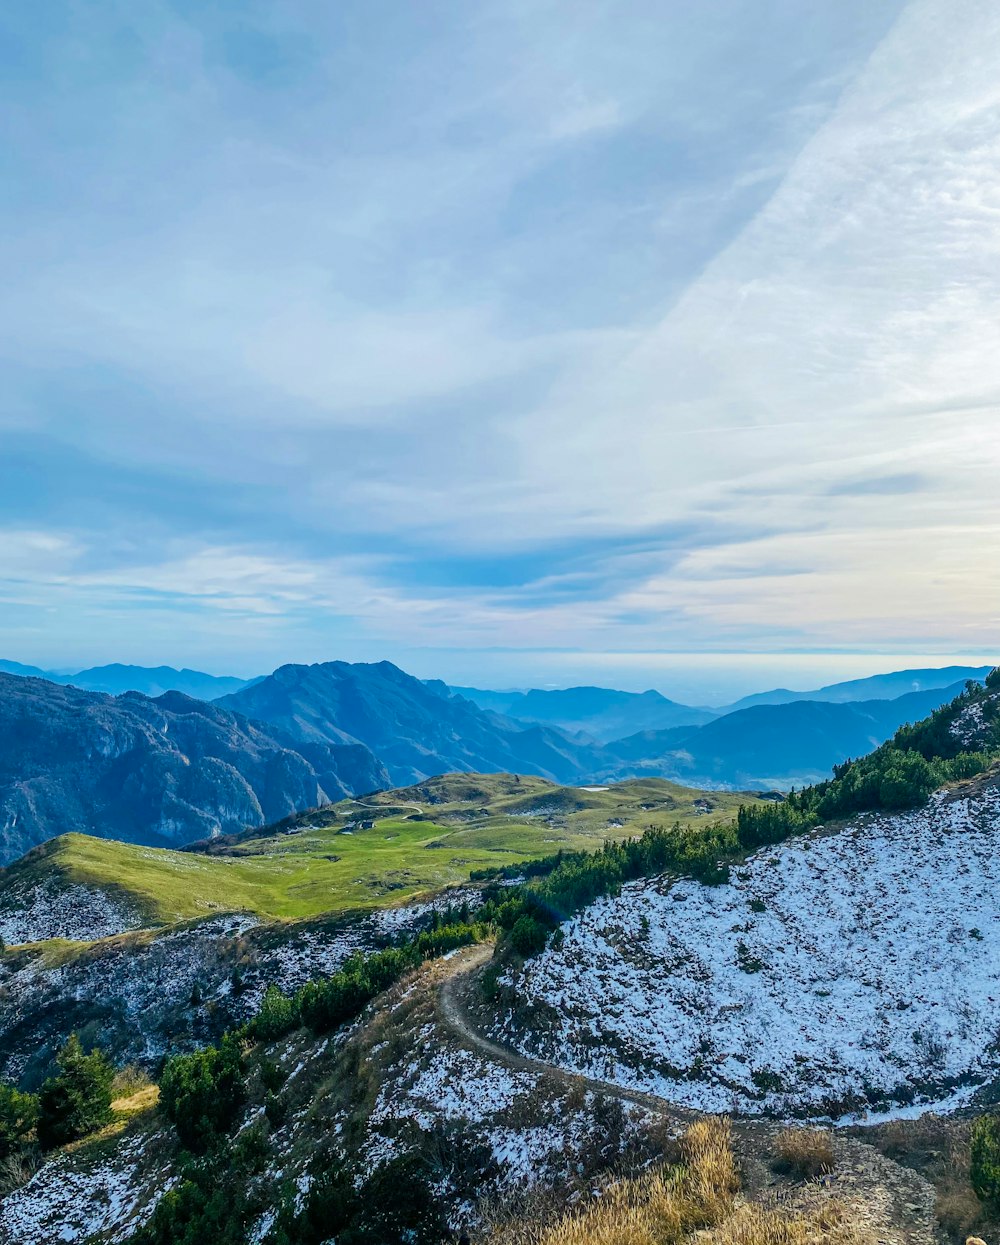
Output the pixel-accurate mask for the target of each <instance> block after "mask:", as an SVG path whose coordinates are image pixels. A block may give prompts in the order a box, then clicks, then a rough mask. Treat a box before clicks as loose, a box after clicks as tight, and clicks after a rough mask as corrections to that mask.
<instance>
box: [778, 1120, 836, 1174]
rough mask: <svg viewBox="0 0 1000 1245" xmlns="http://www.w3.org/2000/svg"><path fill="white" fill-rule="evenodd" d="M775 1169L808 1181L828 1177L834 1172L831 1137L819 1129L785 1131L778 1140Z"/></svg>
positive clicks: (789, 1129)
mask: <svg viewBox="0 0 1000 1245" xmlns="http://www.w3.org/2000/svg"><path fill="white" fill-rule="evenodd" d="M774 1148H775V1157H774V1162H773V1163H772V1167H773V1168H774V1170H775V1171H779V1172H786V1173H788V1174H789V1175H792V1176H799V1177H800V1178H802V1179H805V1180H808V1179H812V1178H813V1177H815V1176H825V1175H826V1174H827V1173H829V1172H832V1171H833V1168H834V1157H833V1142H832V1140H831V1139H830V1134H829V1133H827V1132H823V1131H822V1129H819V1128H785V1129H782V1131H781V1132H780V1133H779V1134H778V1136H777V1139H776V1140H775V1147H774Z"/></svg>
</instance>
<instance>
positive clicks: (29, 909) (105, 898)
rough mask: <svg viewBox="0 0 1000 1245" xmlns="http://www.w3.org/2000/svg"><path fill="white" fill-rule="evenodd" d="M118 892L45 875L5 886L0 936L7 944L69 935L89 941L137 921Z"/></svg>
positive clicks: (139, 918) (138, 917)
mask: <svg viewBox="0 0 1000 1245" xmlns="http://www.w3.org/2000/svg"><path fill="white" fill-rule="evenodd" d="M143 923H144V922H143V919H142V916H141V915H140V913H139V911H138V909H137V908H136V907H135V906H134V905H130V904H129V903H128V902H127V901H126V900H125V898H124V896H120V895H113V894H111V893H110V892H109V891H107V890H102V889H101V888H100V887H97V886H82V885H66V884H65V883H63V882H61V881H58V880H56V879H55V878H48V879H46V880H44V881H41V882H33V883H31V884H29V885H17V886H13V887H8V888H6V889H5V891H4V892H3V894H2V895H0V938H3V940H4V942H5V943H7V945H8V946H13V945H15V944H17V943H26V942H42V941H43V940H44V939H46V938H69V939H73V940H76V941H85V942H89V941H91V940H93V939H95V938H108V937H110V936H111V935H112V934H123V933H125V931H126V930H130V929H138V928H140V927H141V926H142V925H143Z"/></svg>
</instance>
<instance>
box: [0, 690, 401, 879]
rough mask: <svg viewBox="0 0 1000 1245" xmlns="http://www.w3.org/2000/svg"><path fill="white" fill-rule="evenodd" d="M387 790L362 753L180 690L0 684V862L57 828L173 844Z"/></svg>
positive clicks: (367, 754)
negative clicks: (299, 738) (304, 738)
mask: <svg viewBox="0 0 1000 1245" xmlns="http://www.w3.org/2000/svg"><path fill="white" fill-rule="evenodd" d="M387 784H388V776H387V775H386V773H385V770H384V768H383V767H382V766H381V765H380V763H379V762H378V760H377V759H376V758H375V757H374V756H373V755H372V754H371V753H370V752H369V751H368V749H366V748H364V746H363V745H360V744H357V743H356V742H351V743H349V744H347V745H344V746H339V747H338V746H336V745H333V744H329V743H327V744H323V743H320V742H312V743H308V742H306V743H301V744H298V743H295V742H293V741H292V740H290V739H289V738H288V737H287V736H286V735H284V734H283V733H282V732H281V731H280V730H277V729H274V728H270V727H268V726H267V725H265V724H263V723H259V722H252V721H250V720H249V719H248V718H246V717H243V716H241V715H237V714H233V713H230V712H228V711H226V710H225V709H221V708H218V707H217V706H215V705H213V704H209V703H208V702H206V701H202V700H196V699H194V698H192V697H188V696H185V695H184V694H183V693H181V692H167V693H164V695H162V696H160V697H158V698H156V699H151V698H149V697H146V696H142V695H141V694H140V693H137V692H127V693H125V694H124V695H122V696H119V697H112V696H108V695H105V694H104V693H100V692H86V691H82V690H80V689H78V688H73V687H67V686H65V685H61V684H57V683H51V682H48V681H46V680H43V679H35V678H25V677H23V676H20V675H10V674H0V861H3V860H9V859H12V858H14V857H16V856H20V855H21V854H22V853H23V852H24V851H25V850H27V849H28V848H30V847H32V846H34V845H35V844H37V843H41V842H44V841H45V840H46V839H50V838H53V837H55V835H57V834H59V833H61V832H62V831H65V830H69V829H82V830H84V831H85V832H87V833H90V834H95V835H97V836H99V837H115V836H116V835H122V836H124V837H126V838H127V839H129V840H130V841H132V842H140V843H142V842H145V843H149V844H154V845H155V844H177V843H184V842H189V841H191V840H192V839H196V838H204V837H206V836H210V835H212V834H213V833H218V832H220V831H224V830H235V829H239V828H242V827H243V826H245V825H253V824H257V825H263V824H265V823H266V822H268V821H273V820H276V819H277V818H278V817H280V816H284V815H286V814H287V813H290V812H293V811H296V809H300V808H309V807H312V806H315V805H316V804H319V803H325V802H326V801H327V800H329V799H331V798H340V797H342V796H346V795H351V794H355V793H357V792H359V791H364V790H371V789H374V788H375V787H377V786H379V785H387Z"/></svg>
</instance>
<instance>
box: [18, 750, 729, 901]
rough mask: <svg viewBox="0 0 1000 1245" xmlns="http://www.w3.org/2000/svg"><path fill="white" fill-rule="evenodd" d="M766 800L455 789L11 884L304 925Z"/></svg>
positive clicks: (497, 782) (642, 784) (503, 779)
mask: <svg viewBox="0 0 1000 1245" xmlns="http://www.w3.org/2000/svg"><path fill="white" fill-rule="evenodd" d="M752 801H753V797H749V796H746V795H738V794H732V793H721V792H714V791H713V792H703V791H696V790H693V789H691V788H686V787H681V786H678V785H676V784H674V783H670V782H666V781H664V780H659V779H644V780H637V781H633V782H624V783H618V784H615V785H614V786H612V787H609V788H608V789H607V790H596V791H588V790H586V789H583V788H576V787H557V786H555V785H554V784H552V783H548V782H545V781H544V780H542V779H538V778H527V777H525V778H518V777H515V776H514V775H503V774H500V775H464V774H461V775H445V776H443V777H441V778H435V779H431V780H430V781H429V782H427V783H424V784H420V785H418V786H415V787H411V788H407V789H406V790H399V791H390V792H382V793H379V794H377V795H375V796H371V797H367V798H366V799H364V800H348V801H344V802H342V803H340V804H335V805H329V806H327V807H326V808H323V809H318V810H314V811H312V812H307V813H302V814H299V815H297V816H295V817H291V818H288V819H287V820H286V821H284V822H281V823H279V824H278V825H277V826H275V827H270V828H268V830H266V831H260V830H257V831H247V832H244V834H242V835H239V836H234V837H230V838H227V839H217V840H213V841H211V842H210V843H209V844H207V845H204V846H203V847H200V848H198V849H194V850H192V849H190V848H189V849H187V850H185V851H172V850H165V849H161V848H154V847H143V846H136V845H134V844H128V843H119V842H116V841H113V840H108V839H99V838H93V837H90V836H87V835H82V834H66V835H63V836H61V837H60V838H58V839H55V840H53V841H52V842H51V843H49V844H46V845H44V846H43V847H42V848H40V849H36V851H35V852H32V853H30V854H29V855H28V856H27V857H25V858H24V859H23V860H22V861H20V862H18V863H17V864H15V865H13V866H11V868H10V869H9V870H7V871H6V873H7V877H6V878H0V895H2V892H3V890H4V889H6V887H7V885H9V884H10V883H11V882H13V881H14V879H16V878H21V879H23V880H30V878H31V875H33V874H34V875H39V876H42V875H46V876H50V877H51V876H52V875H56V876H57V877H59V878H61V879H63V880H64V881H65V882H66V883H82V884H85V885H89V886H98V887H101V888H103V889H106V890H109V891H111V892H112V893H114V892H117V893H119V894H122V895H124V896H125V897H127V898H128V899H129V900H130V901H131V902H132V903H133V904H134V905H136V906H138V908H139V909H140V911H141V912H142V913H143V915H144V917H145V919H146V920H147V921H148V922H149V923H150V924H157V925H164V924H172V923H174V922H177V921H184V920H190V919H192V918H198V917H204V916H206V915H209V914H211V913H213V912H233V911H246V912H250V913H253V914H255V915H257V916H260V917H263V918H265V919H276V920H282V919H299V918H304V917H313V916H318V915H320V914H322V913H329V912H339V911H345V910H348V909H352V910H358V909H360V910H364V909H371V908H375V907H380V906H387V905H392V904H396V903H399V902H402V901H403V900H405V899H409V898H411V897H412V896H414V895H417V894H419V893H421V892H429V891H434V890H438V889H440V888H441V887H443V886H447V885H450V884H453V883H456V882H462V881H466V880H468V877H469V873H470V871H471V870H474V869H482V868H486V867H489V866H497V865H510V864H513V863H518V862H522V861H527V860H532V859H537V858H539V857H541V856H548V855H551V854H552V853H554V852H556V851H558V850H559V849H560V848H563V849H566V850H578V849H590V850H593V849H595V848H597V847H599V846H600V845H601V843H602V842H603V841H604V840H605V839H614V840H620V839H624V838H628V837H630V836H633V835H637V834H641V833H642V831H643V830H644V829H645V828H646V827H647V826H649V825H672V824H673V823H674V822H678V821H679V822H680V823H681V824H682V825H687V826H689V827H690V828H691V829H692V832H697V830H698V828H699V827H704V826H707V825H709V824H712V823H713V822H715V821H717V820H720V819H725V818H729V817H732V816H733V814H734V813H735V811H736V808H737V807H738V806H739V804H740V803H748V802H752Z"/></svg>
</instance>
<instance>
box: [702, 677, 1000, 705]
mask: <svg viewBox="0 0 1000 1245" xmlns="http://www.w3.org/2000/svg"><path fill="white" fill-rule="evenodd" d="M992 669H993V667H992V666H941V667H940V668H938V669H930V670H896V671H894V672H893V673H892V674H873V675H871V676H870V677H869V678H867V679H850V680H848V681H847V682H846V683H830V684H829V685H828V686H827V687H819V688H816V689H815V690H814V691H811V692H790V691H788V689H787V688H784V687H779V688H775V689H774V691H770V692H757V693H756V694H755V695H753V696H744V697H743V699H742V700H737V701H736V702H735V704H732V705H729V706H728V708H727V709H725V710H724V712H726V713H732V712H733V711H734V710H737V709H749V708H750V707H751V706H753V705H788V704H792V703H793V702H794V701H796V700H823V701H830V702H834V703H838V704H844V703H847V702H850V701H855V700H896V699H897V698H898V697H900V696H905V695H906V694H907V693H909V692H927V691H932V690H934V689H935V688H941V687H951V686H952V685H953V684H956V683H958V684H962V685H963V686H964V685H965V684H966V683H967V682H968V681H969V680H970V679H971V680H974V681H975V682H977V683H981V682H982V681H983V680H984V679H985V678H986V676H987V675H988V674H989V672H990V671H991V670H992Z"/></svg>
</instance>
